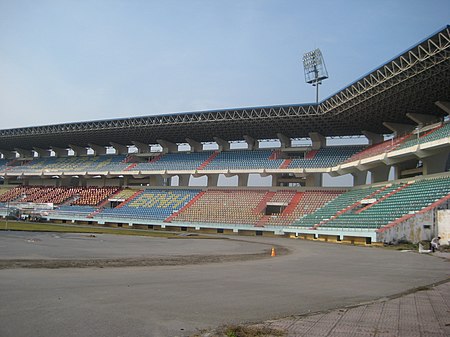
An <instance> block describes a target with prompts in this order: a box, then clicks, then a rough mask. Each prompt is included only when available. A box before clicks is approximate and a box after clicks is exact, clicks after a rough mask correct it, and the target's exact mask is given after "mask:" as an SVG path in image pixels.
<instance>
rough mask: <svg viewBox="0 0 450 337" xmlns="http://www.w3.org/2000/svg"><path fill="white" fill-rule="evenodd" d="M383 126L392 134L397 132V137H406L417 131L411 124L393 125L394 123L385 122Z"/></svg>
mask: <svg viewBox="0 0 450 337" xmlns="http://www.w3.org/2000/svg"><path fill="white" fill-rule="evenodd" d="M383 125H384V126H385V127H387V128H388V129H389V130H391V131H392V132H395V134H396V135H397V136H401V135H404V134H406V133H409V132H411V131H413V130H414V129H415V126H414V125H411V124H400V123H392V122H383Z"/></svg>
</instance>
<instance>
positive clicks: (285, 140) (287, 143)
mask: <svg viewBox="0 0 450 337" xmlns="http://www.w3.org/2000/svg"><path fill="white" fill-rule="evenodd" d="M277 137H278V139H279V140H280V142H281V148H282V149H284V148H288V147H291V146H292V141H291V138H289V137H288V136H285V135H283V134H282V133H277Z"/></svg>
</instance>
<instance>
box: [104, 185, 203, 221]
mask: <svg viewBox="0 0 450 337" xmlns="http://www.w3.org/2000/svg"><path fill="white" fill-rule="evenodd" d="M199 192H200V190H196V189H189V190H162V189H161V190H160V189H157V190H150V189H149V190H144V191H143V192H142V193H140V194H139V195H137V196H136V197H135V198H133V199H131V200H130V201H128V202H127V203H126V204H125V205H120V206H119V207H116V208H113V209H105V210H103V211H102V212H101V213H100V214H101V216H111V217H129V218H136V219H149V220H150V219H154V220H164V219H166V218H167V217H169V216H170V215H172V214H173V213H174V212H176V211H178V210H180V209H181V208H182V207H183V206H184V205H186V204H187V203H188V202H189V201H190V200H191V199H192V198H194V197H195V196H196V195H197V194H198V193H199Z"/></svg>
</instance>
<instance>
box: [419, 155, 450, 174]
mask: <svg viewBox="0 0 450 337" xmlns="http://www.w3.org/2000/svg"><path fill="white" fill-rule="evenodd" d="M449 153H450V150H449V149H447V150H444V151H442V152H440V153H438V154H435V155H433V156H430V157H426V158H423V159H422V162H423V174H424V175H427V174H433V173H441V172H445V168H446V166H447V159H448V155H449Z"/></svg>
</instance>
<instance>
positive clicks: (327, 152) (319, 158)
mask: <svg viewBox="0 0 450 337" xmlns="http://www.w3.org/2000/svg"><path fill="white" fill-rule="evenodd" d="M362 149H363V146H361V145H351V146H329V147H324V148H322V149H320V150H318V151H317V153H316V154H315V156H314V157H313V158H311V159H293V160H292V162H291V163H290V164H289V166H288V168H290V169H292V168H322V167H331V166H335V165H338V164H339V163H342V162H343V161H345V160H346V159H348V158H349V157H350V156H352V155H354V154H355V153H357V152H360V151H361V150H362Z"/></svg>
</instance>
